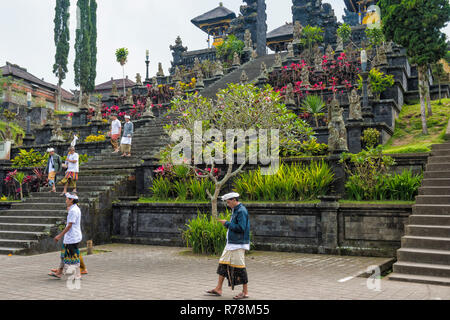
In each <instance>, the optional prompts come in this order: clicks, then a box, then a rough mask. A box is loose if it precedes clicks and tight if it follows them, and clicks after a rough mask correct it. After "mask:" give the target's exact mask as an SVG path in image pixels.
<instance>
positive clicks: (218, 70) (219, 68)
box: [214, 60, 223, 77]
mask: <svg viewBox="0 0 450 320" xmlns="http://www.w3.org/2000/svg"><path fill="white" fill-rule="evenodd" d="M214 76H215V77H222V76H223V66H222V62H220V60H217V61H216V70H215V72H214Z"/></svg>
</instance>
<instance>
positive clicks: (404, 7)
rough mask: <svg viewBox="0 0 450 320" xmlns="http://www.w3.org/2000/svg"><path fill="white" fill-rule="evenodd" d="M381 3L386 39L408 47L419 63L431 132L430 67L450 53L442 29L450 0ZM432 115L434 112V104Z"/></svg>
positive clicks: (424, 125)
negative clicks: (428, 77) (427, 102)
mask: <svg viewBox="0 0 450 320" xmlns="http://www.w3.org/2000/svg"><path fill="white" fill-rule="evenodd" d="M378 5H379V6H380V8H381V15H382V17H383V21H382V28H383V33H384V35H385V37H386V39H387V40H392V41H394V42H395V43H397V44H399V45H401V46H403V47H405V48H406V51H407V55H408V56H409V57H410V60H411V63H413V64H417V70H418V73H419V95H420V106H421V117H422V132H423V134H428V128H427V121H426V108H425V97H426V96H428V95H429V84H428V79H427V70H428V66H429V65H430V64H433V63H435V62H437V61H439V60H440V59H441V58H442V57H444V56H445V54H446V52H447V44H446V36H445V34H444V33H442V32H441V29H442V28H443V27H445V25H446V24H447V22H448V21H449V20H450V4H449V2H448V0H380V1H379V2H378ZM428 101H429V99H428ZM428 115H429V116H430V115H432V110H431V103H429V107H428Z"/></svg>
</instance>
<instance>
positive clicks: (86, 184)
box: [56, 179, 117, 187]
mask: <svg viewBox="0 0 450 320" xmlns="http://www.w3.org/2000/svg"><path fill="white" fill-rule="evenodd" d="M116 183H117V182H116V181H115V180H106V179H105V180H88V179H78V181H77V187H93V186H114V185H115V184H116ZM56 187H58V186H56Z"/></svg>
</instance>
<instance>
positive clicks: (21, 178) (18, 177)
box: [14, 172, 25, 200]
mask: <svg viewBox="0 0 450 320" xmlns="http://www.w3.org/2000/svg"><path fill="white" fill-rule="evenodd" d="M14 180H16V181H17V182H18V183H19V188H20V200H22V199H23V181H24V180H25V173H23V172H17V174H15V175H14Z"/></svg>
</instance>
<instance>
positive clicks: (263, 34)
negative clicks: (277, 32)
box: [256, 0, 267, 57]
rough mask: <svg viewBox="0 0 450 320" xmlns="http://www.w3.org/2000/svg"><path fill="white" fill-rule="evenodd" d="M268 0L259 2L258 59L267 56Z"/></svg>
mask: <svg viewBox="0 0 450 320" xmlns="http://www.w3.org/2000/svg"><path fill="white" fill-rule="evenodd" d="M266 21H267V14H266V0H258V11H257V20H256V53H257V54H258V57H262V56H265V55H266V50H267V49H266V47H267V23H266Z"/></svg>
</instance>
